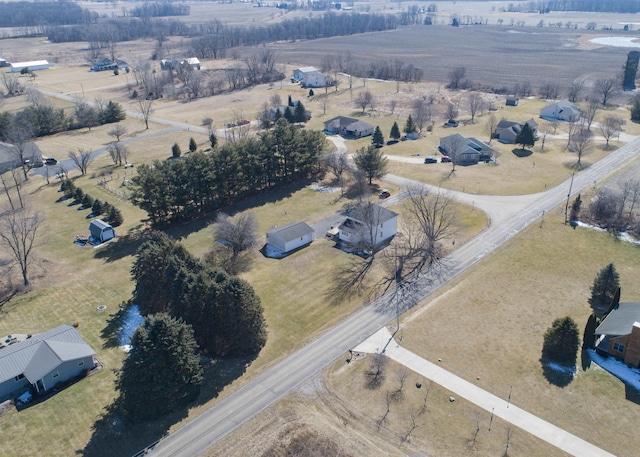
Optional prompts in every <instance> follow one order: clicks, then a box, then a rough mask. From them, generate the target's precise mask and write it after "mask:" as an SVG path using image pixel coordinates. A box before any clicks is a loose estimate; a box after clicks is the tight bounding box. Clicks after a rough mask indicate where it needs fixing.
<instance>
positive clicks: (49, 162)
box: [44, 157, 58, 165]
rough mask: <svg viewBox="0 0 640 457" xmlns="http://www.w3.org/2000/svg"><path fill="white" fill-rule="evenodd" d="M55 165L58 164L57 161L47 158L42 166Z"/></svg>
mask: <svg viewBox="0 0 640 457" xmlns="http://www.w3.org/2000/svg"><path fill="white" fill-rule="evenodd" d="M57 163H58V161H57V160H56V159H54V158H53V157H47V158H46V159H44V164H45V165H55V164H57Z"/></svg>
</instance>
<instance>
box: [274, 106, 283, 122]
mask: <svg viewBox="0 0 640 457" xmlns="http://www.w3.org/2000/svg"><path fill="white" fill-rule="evenodd" d="M279 119H282V111H280V108H278V107H276V112H275V115H274V117H273V123H274V124H275V123H276V122H278V120H279Z"/></svg>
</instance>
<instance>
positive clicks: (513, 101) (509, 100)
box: [505, 95, 518, 106]
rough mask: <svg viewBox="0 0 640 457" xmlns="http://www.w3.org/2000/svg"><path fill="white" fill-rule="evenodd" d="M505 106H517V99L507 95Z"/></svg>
mask: <svg viewBox="0 0 640 457" xmlns="http://www.w3.org/2000/svg"><path fill="white" fill-rule="evenodd" d="M505 104H506V105H507V106H518V97H516V96H515V95H507V101H506V103H505Z"/></svg>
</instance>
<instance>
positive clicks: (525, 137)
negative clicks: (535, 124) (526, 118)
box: [516, 122, 536, 149]
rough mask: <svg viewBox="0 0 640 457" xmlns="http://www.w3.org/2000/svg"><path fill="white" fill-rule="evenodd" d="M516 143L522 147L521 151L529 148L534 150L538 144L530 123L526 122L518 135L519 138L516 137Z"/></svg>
mask: <svg viewBox="0 0 640 457" xmlns="http://www.w3.org/2000/svg"><path fill="white" fill-rule="evenodd" d="M516 143H517V144H519V145H520V146H522V148H521V149H524V148H525V147H527V146H529V147H531V148H532V147H533V145H534V144H535V143H536V138H535V135H534V133H533V129H532V128H531V127H530V126H529V124H528V123H526V122H525V123H524V125H523V126H522V129H521V130H520V132H519V133H518V136H516Z"/></svg>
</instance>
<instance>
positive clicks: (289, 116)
mask: <svg viewBox="0 0 640 457" xmlns="http://www.w3.org/2000/svg"><path fill="white" fill-rule="evenodd" d="M284 118H285V119H286V120H287V122H288V123H289V124H293V123H294V122H295V121H296V120H295V117H294V116H293V111H291V107H290V106H287V109H285V110H284Z"/></svg>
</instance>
